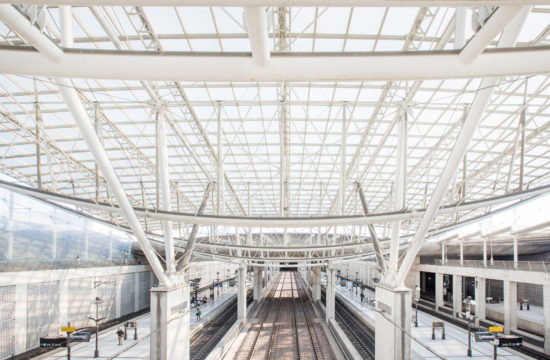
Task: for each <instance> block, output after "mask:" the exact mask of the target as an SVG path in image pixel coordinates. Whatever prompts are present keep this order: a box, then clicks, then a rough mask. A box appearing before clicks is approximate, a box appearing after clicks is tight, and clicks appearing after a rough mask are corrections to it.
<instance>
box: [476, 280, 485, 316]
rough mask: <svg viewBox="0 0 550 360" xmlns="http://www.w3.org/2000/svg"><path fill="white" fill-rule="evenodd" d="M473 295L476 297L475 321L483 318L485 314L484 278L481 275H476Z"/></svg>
mask: <svg viewBox="0 0 550 360" xmlns="http://www.w3.org/2000/svg"><path fill="white" fill-rule="evenodd" d="M475 297H476V305H475V306H476V308H475V309H476V318H477V320H476V321H479V320H485V316H486V312H485V309H486V306H485V303H486V299H487V293H486V280H485V278H482V277H479V276H478V277H476V287H475Z"/></svg>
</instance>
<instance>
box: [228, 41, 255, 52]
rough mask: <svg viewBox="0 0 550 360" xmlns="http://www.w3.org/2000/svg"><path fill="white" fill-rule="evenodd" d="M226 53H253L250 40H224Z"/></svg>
mask: <svg viewBox="0 0 550 360" xmlns="http://www.w3.org/2000/svg"><path fill="white" fill-rule="evenodd" d="M221 42H222V47H223V51H225V52H251V51H252V50H251V49H250V40H249V39H222V40H221Z"/></svg>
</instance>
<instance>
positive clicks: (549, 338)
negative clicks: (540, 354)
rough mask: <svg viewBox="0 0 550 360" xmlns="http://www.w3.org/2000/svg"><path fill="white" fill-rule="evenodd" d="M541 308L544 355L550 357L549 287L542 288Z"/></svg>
mask: <svg viewBox="0 0 550 360" xmlns="http://www.w3.org/2000/svg"><path fill="white" fill-rule="evenodd" d="M542 306H543V311H544V353H545V354H546V355H550V285H543V287H542Z"/></svg>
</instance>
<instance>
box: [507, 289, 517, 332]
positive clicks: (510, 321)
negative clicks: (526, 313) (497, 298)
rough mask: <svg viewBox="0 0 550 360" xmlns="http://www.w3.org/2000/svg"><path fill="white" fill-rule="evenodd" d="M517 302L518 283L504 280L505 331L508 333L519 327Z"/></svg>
mask: <svg viewBox="0 0 550 360" xmlns="http://www.w3.org/2000/svg"><path fill="white" fill-rule="evenodd" d="M517 302H518V284H517V283H516V282H514V281H509V280H504V333H505V334H507V335H509V334H510V331H512V330H514V331H515V330H517V329H518V318H517V315H518V314H517Z"/></svg>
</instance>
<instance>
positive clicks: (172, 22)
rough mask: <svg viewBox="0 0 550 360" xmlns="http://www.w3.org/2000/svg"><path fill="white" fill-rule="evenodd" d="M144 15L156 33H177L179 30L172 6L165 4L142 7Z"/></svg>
mask: <svg viewBox="0 0 550 360" xmlns="http://www.w3.org/2000/svg"><path fill="white" fill-rule="evenodd" d="M143 10H144V12H145V15H146V16H147V19H148V20H149V23H150V24H151V26H152V27H153V30H154V31H155V32H156V33H157V34H177V33H180V32H181V27H180V25H179V20H178V17H177V15H176V12H175V10H174V8H172V7H165V6H155V7H148V6H146V7H143Z"/></svg>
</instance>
